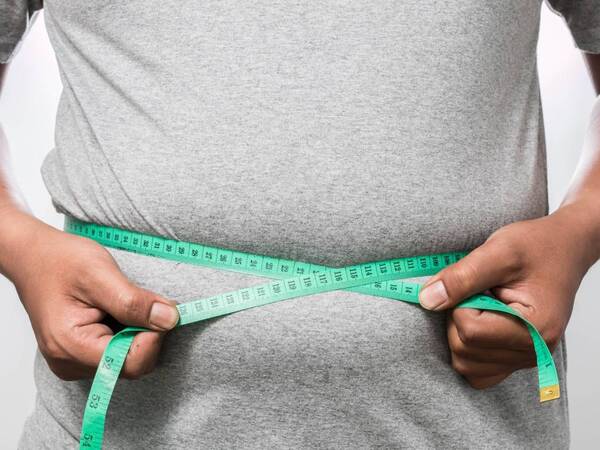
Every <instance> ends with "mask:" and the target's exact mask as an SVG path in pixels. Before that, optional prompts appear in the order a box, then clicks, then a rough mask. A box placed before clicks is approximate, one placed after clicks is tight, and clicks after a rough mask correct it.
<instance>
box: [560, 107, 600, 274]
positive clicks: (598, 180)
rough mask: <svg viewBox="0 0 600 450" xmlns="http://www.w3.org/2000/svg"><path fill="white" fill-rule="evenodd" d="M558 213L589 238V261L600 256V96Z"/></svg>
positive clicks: (584, 236)
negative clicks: (577, 162)
mask: <svg viewBox="0 0 600 450" xmlns="http://www.w3.org/2000/svg"><path fill="white" fill-rule="evenodd" d="M556 214H558V215H563V216H565V217H567V218H568V221H569V222H570V223H571V225H572V227H571V229H572V230H573V233H576V234H580V235H581V236H582V238H583V239H585V240H586V241H587V242H586V243H585V245H586V247H588V249H589V255H588V257H589V261H588V262H587V263H588V264H589V265H591V264H593V263H594V262H595V261H596V260H598V259H599V258H600V96H599V97H598V98H597V99H596V103H595V105H594V108H593V110H592V114H591V118H590V122H589V125H588V128H587V132H586V135H585V139H584V145H583V152H582V155H581V158H580V160H579V164H578V165H577V169H576V171H575V174H574V175H573V178H572V181H571V184H570V186H569V189H568V191H567V193H566V195H565V197H564V199H563V201H562V203H561V205H560V207H559V209H558V210H557V212H556Z"/></svg>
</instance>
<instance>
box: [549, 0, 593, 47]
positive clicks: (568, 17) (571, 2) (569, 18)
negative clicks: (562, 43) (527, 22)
mask: <svg viewBox="0 0 600 450" xmlns="http://www.w3.org/2000/svg"><path fill="white" fill-rule="evenodd" d="M546 1H547V3H548V5H549V6H550V8H551V9H553V10H554V11H555V12H557V13H558V14H560V15H562V16H563V18H564V19H565V22H566V23H567V25H568V26H569V28H570V29H571V32H572V34H573V38H574V39H575V43H576V44H577V47H579V48H580V49H581V50H584V51H587V52H590V53H600V39H598V36H600V1H599V0H546Z"/></svg>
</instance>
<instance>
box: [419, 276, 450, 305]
mask: <svg viewBox="0 0 600 450" xmlns="http://www.w3.org/2000/svg"><path fill="white" fill-rule="evenodd" d="M419 301H420V302H421V305H422V306H423V308H425V309H431V310H433V309H436V308H438V307H439V306H441V305H442V304H443V303H445V302H447V301H448V292H447V291H446V287H445V286H444V283H443V282H442V280H438V281H436V282H435V283H433V284H430V285H429V286H427V287H426V288H425V289H423V290H422V291H421V293H420V294H419Z"/></svg>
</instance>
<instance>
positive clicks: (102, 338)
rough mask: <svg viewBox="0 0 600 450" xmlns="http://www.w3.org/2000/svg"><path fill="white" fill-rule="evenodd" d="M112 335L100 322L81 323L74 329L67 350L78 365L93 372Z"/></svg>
mask: <svg viewBox="0 0 600 450" xmlns="http://www.w3.org/2000/svg"><path fill="white" fill-rule="evenodd" d="M112 337H113V332H112V330H111V329H110V328H109V327H107V326H106V325H104V324H102V323H90V324H87V325H81V326H78V327H76V328H75V329H74V332H73V339H72V343H71V345H70V346H69V348H68V349H67V351H68V353H69V356H70V357H71V359H72V360H74V361H77V363H78V365H79V366H80V367H82V368H84V369H85V371H87V370H88V369H89V370H91V372H92V373H94V372H95V371H96V367H98V364H99V363H100V360H101V359H102V354H103V353H104V350H105V349H106V346H107V345H108V343H109V342H110V340H111V339H112Z"/></svg>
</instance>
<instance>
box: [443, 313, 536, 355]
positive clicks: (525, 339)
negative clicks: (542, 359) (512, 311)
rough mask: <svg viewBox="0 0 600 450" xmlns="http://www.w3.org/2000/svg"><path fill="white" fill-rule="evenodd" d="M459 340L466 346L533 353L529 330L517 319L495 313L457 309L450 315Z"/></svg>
mask: <svg viewBox="0 0 600 450" xmlns="http://www.w3.org/2000/svg"><path fill="white" fill-rule="evenodd" d="M451 318H452V321H453V323H454V324H455V326H456V330H457V333H458V335H459V337H460V340H461V341H462V342H464V343H465V344H466V345H467V346H476V347H483V348H492V349H509V350H520V351H528V352H531V351H533V342H532V340H531V336H530V335H529V331H527V327H526V326H525V325H524V324H523V323H522V322H521V321H520V320H519V319H517V318H515V317H512V316H509V315H507V314H502V313H498V312H493V311H481V310H477V309H471V308H457V309H455V310H453V311H452V312H451Z"/></svg>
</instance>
